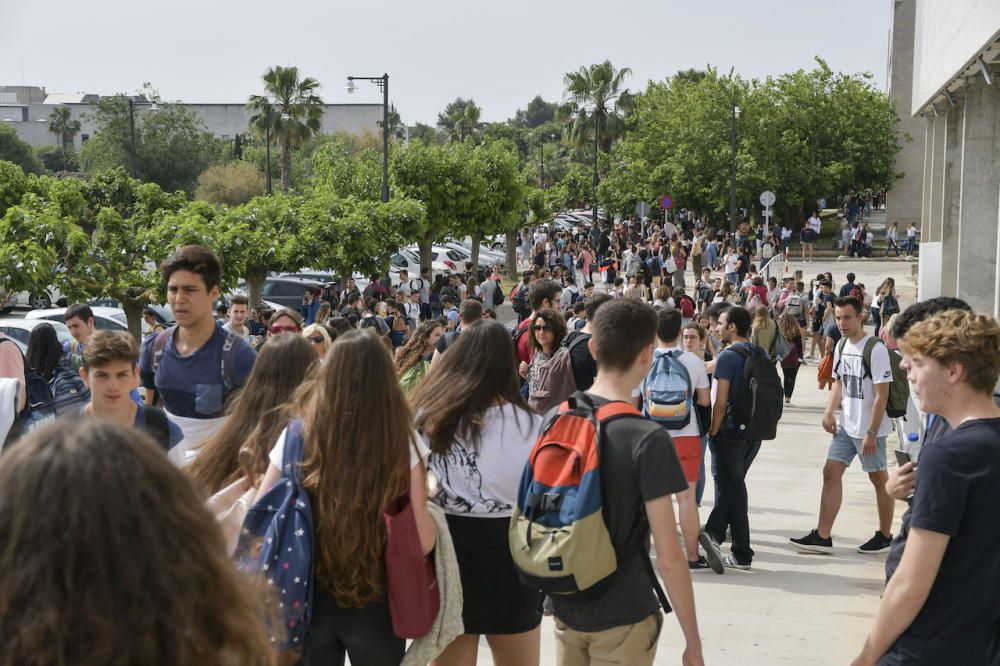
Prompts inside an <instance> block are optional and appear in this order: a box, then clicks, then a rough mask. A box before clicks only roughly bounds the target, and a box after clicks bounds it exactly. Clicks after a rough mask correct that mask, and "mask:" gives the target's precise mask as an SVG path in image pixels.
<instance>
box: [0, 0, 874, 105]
mask: <svg viewBox="0 0 1000 666" xmlns="http://www.w3.org/2000/svg"><path fill="white" fill-rule="evenodd" d="M890 7H891V0H837V1H836V2H830V0H700V1H696V0H659V1H653V0H618V1H617V2H608V1H607V0H573V1H571V2H570V1H566V0H534V1H533V2H529V1H527V0H500V1H494V2H484V1H483V0H417V1H412V0H411V1H409V2H402V1H399V0H383V1H382V2H372V1H368V2H363V1H362V2H342V1H341V0H328V1H326V2H320V1H316V0H314V1H307V0H279V1H275V0H270V1H267V2H265V1H262V0H241V1H239V2H237V1H236V0H172V1H171V2H154V1H152V0H86V1H85V2H79V0H72V1H71V0H0V85H20V84H22V82H23V83H24V84H26V85H37V86H44V87H45V88H46V90H47V91H48V92H49V93H57V92H89V93H97V94H114V93H118V92H135V91H138V90H139V89H140V88H141V87H142V85H143V83H144V82H147V81H148V82H150V83H152V85H153V87H154V88H156V89H157V90H159V92H160V94H161V96H162V98H163V99H166V100H180V101H185V102H245V101H246V99H247V97H248V96H249V95H251V94H255V93H260V92H262V85H263V84H262V82H261V76H262V74H263V73H264V72H265V71H266V70H267V68H268V67H271V66H274V65H283V66H288V65H296V66H298V68H299V71H300V73H301V74H302V75H303V76H311V77H314V78H316V79H318V80H319V82H320V84H321V89H320V93H321V95H322V97H323V100H324V101H325V102H327V103H334V104H336V103H380V102H381V99H382V97H381V94H380V93H379V91H378V89H377V88H376V87H375V85H374V84H364V83H361V84H359V88H358V90H357V92H355V93H354V94H353V95H349V94H348V93H347V92H346V90H345V89H344V86H345V83H346V77H347V76H348V75H356V76H381V75H382V73H383V72H388V74H389V77H390V90H389V92H390V101H391V102H392V103H393V104H394V105H395V106H396V108H397V110H398V111H399V112H400V114H401V116H402V119H403V121H404V122H405V123H407V124H409V125H412V124H414V123H416V122H423V123H427V124H431V125H433V124H434V122H435V120H436V118H437V113H438V112H439V111H440V110H441V109H443V108H444V106H445V105H446V104H447V103H448V102H450V101H451V100H453V99H455V98H456V97H464V98H470V97H471V98H473V99H474V100H475V101H476V103H477V104H478V105H479V106H480V107H481V108H482V120H484V121H501V120H505V119H507V118H510V117H512V116H513V115H514V112H515V111H516V110H517V109H518V108H523V107H524V106H525V105H526V104H527V103H528V101H530V100H531V99H532V98H533V97H534V96H535V95H538V94H540V95H542V97H544V98H545V99H546V100H549V101H558V100H560V99H561V98H562V95H563V89H564V87H563V77H564V75H565V73H566V72H569V71H574V70H577V69H579V68H580V67H581V66H585V65H589V64H592V63H597V62H601V61H603V60H606V59H607V60H610V61H611V62H612V64H614V65H615V66H616V67H618V68H623V67H628V68H630V69H631V70H632V75H631V76H630V77H629V79H628V80H627V85H628V87H629V88H630V89H631V90H633V91H634V90H641V89H643V88H644V87H645V85H646V83H647V81H649V80H661V79H663V78H665V77H667V76H670V75H671V74H673V73H675V72H676V71H678V70H681V69H687V68H690V67H695V68H704V67H705V66H706V65H712V66H714V67H717V68H718V69H719V70H720V71H723V72H728V71H729V70H730V68H735V70H736V71H737V72H739V73H740V74H741V75H743V76H745V77H747V78H754V77H760V78H762V77H766V76H768V75H777V74H781V73H784V72H789V71H794V70H797V69H800V68H806V69H809V68H812V66H813V65H814V60H813V59H814V57H815V56H820V57H822V58H823V59H825V60H826V61H827V62H828V63H829V64H830V66H831V67H832V68H833V69H834V70H839V71H844V72H848V73H860V72H871V73H872V74H873V75H874V79H873V80H874V82H875V83H876V84H877V85H878V87H879V88H881V89H883V90H884V89H885V78H886V57H887V51H888V39H889V29H890V12H891V10H890Z"/></svg>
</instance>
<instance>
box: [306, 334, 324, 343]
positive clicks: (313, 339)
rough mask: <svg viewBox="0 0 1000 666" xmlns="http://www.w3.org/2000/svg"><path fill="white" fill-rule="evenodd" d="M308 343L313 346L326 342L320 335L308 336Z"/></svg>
mask: <svg viewBox="0 0 1000 666" xmlns="http://www.w3.org/2000/svg"><path fill="white" fill-rule="evenodd" d="M309 342H311V343H313V344H314V345H321V344H323V343H324V342H326V341H325V340H324V339H323V336H321V335H310V336H309Z"/></svg>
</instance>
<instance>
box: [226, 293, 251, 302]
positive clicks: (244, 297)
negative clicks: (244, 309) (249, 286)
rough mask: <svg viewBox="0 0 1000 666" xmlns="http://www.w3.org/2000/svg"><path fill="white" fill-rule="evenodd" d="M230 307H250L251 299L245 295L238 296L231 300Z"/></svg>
mask: <svg viewBox="0 0 1000 666" xmlns="http://www.w3.org/2000/svg"><path fill="white" fill-rule="evenodd" d="M229 304H230V305H250V299H249V298H247V297H246V296H244V295H243V294H236V295H235V296H233V297H232V298H231V299H229Z"/></svg>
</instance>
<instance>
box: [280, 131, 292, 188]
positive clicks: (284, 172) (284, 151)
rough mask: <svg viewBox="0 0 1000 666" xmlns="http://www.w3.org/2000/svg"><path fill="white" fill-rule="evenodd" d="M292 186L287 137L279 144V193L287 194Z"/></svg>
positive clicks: (289, 144)
mask: <svg viewBox="0 0 1000 666" xmlns="http://www.w3.org/2000/svg"><path fill="white" fill-rule="evenodd" d="M291 185H292V145H291V142H290V140H289V137H288V135H285V137H284V139H283V140H282V142H281V193H282V194H288V188H289V187H291Z"/></svg>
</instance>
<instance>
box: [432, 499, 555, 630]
mask: <svg viewBox="0 0 1000 666" xmlns="http://www.w3.org/2000/svg"><path fill="white" fill-rule="evenodd" d="M447 518H448V530H449V531H450V532H451V540H452V541H453V542H454V544H455V554H456V556H457V557H458V571H459V575H460V576H461V579H462V596H463V599H464V603H463V605H462V622H463V623H464V624H465V633H466V634H520V633H523V632H525V631H530V630H531V629H534V628H535V627H537V626H538V625H539V624H540V623H541V621H542V608H541V593H540V592H539V591H538V590H532V589H529V588H527V587H524V586H523V585H521V582H520V581H519V580H518V578H517V572H516V570H515V569H514V560H513V559H511V556H510V543H509V541H508V539H507V530H508V528H509V526H510V518H465V517H462V516H453V515H450V514H449V515H448V517H447Z"/></svg>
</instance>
